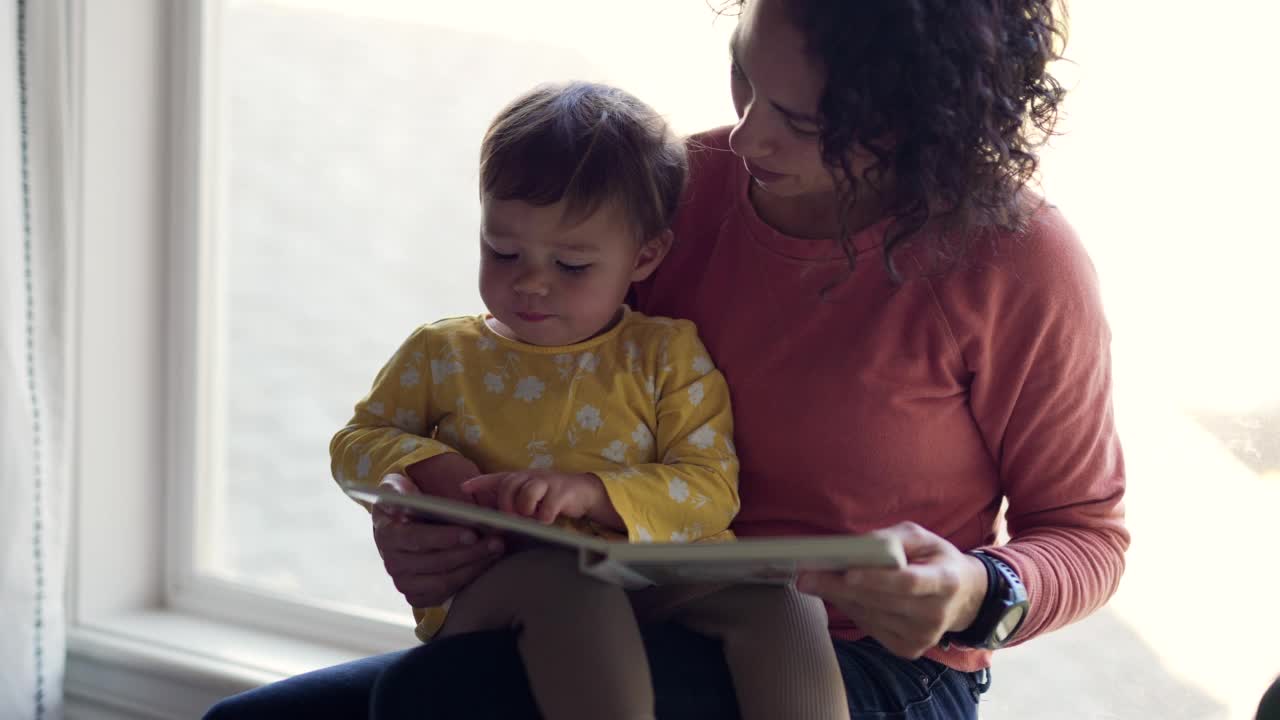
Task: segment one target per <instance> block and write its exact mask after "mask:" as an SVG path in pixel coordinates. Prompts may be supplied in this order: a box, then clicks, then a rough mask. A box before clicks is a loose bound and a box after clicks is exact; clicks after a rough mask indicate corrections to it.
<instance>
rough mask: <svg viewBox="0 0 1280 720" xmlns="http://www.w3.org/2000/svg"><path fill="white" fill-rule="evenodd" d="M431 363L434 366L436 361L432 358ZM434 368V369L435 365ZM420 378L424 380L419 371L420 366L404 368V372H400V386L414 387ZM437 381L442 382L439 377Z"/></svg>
mask: <svg viewBox="0 0 1280 720" xmlns="http://www.w3.org/2000/svg"><path fill="white" fill-rule="evenodd" d="M431 364H432V365H433V366H434V365H435V361H434V360H432V361H431ZM432 370H433V371H434V367H433V368H432ZM420 380H422V375H421V374H420V373H419V372H418V368H416V367H412V366H410V367H407V368H405V369H404V372H402V373H400V387H413V386H414V385H417V384H418V382H419V381H420ZM436 382H440V380H438V379H437V380H436Z"/></svg>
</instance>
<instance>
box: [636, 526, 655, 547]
mask: <svg viewBox="0 0 1280 720" xmlns="http://www.w3.org/2000/svg"><path fill="white" fill-rule="evenodd" d="M636 542H647V543H651V542H653V535H651V534H649V531H648V530H647V529H645V528H643V527H641V526H639V525H637V526H636Z"/></svg>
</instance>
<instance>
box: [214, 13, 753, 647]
mask: <svg viewBox="0 0 1280 720" xmlns="http://www.w3.org/2000/svg"><path fill="white" fill-rule="evenodd" d="M732 22H733V18H723V19H721V20H719V21H718V22H717V21H716V16H715V14H714V13H712V12H711V11H710V10H709V9H708V8H707V7H706V6H704V5H701V4H699V3H689V2H687V1H686V0H664V2H659V3H649V4H647V5H646V6H645V10H644V12H638V11H637V10H636V8H635V7H634V6H632V5H629V4H607V3H597V2H588V1H585V0H578V1H571V2H561V3H550V4H547V3H541V4H539V3H512V4H510V7H506V8H504V9H503V10H502V12H495V9H494V8H492V7H489V6H486V5H484V4H469V3H406V2H372V3H360V4H358V5H357V4H353V3H348V2H334V1H317V0H289V1H287V2H271V1H267V0H232V1H229V2H226V3H225V5H224V7H223V12H222V14H221V26H220V33H219V38H220V40H219V42H218V43H217V44H216V45H215V46H214V47H213V48H212V53H211V54H210V56H209V61H210V62H216V63H217V67H218V69H219V72H218V77H219V78H220V86H221V89H220V92H218V93H217V94H215V95H213V96H212V97H213V107H212V108H211V109H210V111H209V113H208V115H206V117H212V118H218V119H219V120H220V121H221V129H220V131H218V132H217V134H216V138H217V140H216V142H214V143H213V144H212V154H213V156H214V157H215V158H216V162H217V164H218V165H219V166H220V167H221V176H220V177H219V176H216V175H209V174H206V175H204V176H203V177H202V178H201V180H202V181H203V182H206V183H211V184H214V192H215V194H217V195H220V196H221V198H222V199H221V201H220V203H219V204H218V205H217V207H218V208H219V213H218V217H216V218H215V219H214V223H215V225H217V226H218V227H219V232H217V233H216V235H214V236H213V237H209V238H206V240H205V242H207V243H209V244H210V245H212V246H215V247H216V248H217V249H216V251H215V254H214V257H216V258H217V263H216V267H214V268H212V269H210V270H209V272H208V275H207V277H209V278H210V281H209V283H208V285H207V286H206V292H207V293H209V294H208V295H206V297H205V298H204V302H206V303H211V304H212V305H213V310H212V317H215V318H217V320H216V322H214V323H211V327H210V328H209V329H208V330H207V332H209V335H207V338H208V342H209V343H210V347H211V348H214V349H215V350H216V352H215V353H214V354H211V355H210V357H212V358H215V361H214V362H211V363H209V364H207V365H206V366H205V368H204V371H205V372H206V373H208V374H209V377H210V379H211V383H210V395H209V397H208V400H209V402H210V407H211V409H212V410H213V411H214V413H215V414H214V415H213V416H211V418H210V422H209V426H208V428H207V431H208V432H207V436H208V437H210V438H212V439H213V441H212V442H211V443H210V445H209V452H208V454H207V456H206V457H207V458H208V462H209V471H210V472H209V474H208V476H207V477H208V483H207V484H206V485H205V486H204V491H203V492H204V494H203V495H202V496H201V498H200V499H199V500H198V501H197V503H196V505H197V507H201V508H211V509H212V511H211V512H209V513H208V514H207V515H206V516H205V518H204V523H203V524H202V525H200V527H201V528H203V531H202V533H201V534H200V537H199V538H198V542H197V543H196V545H197V547H198V548H200V552H198V553H197V554H196V556H195V557H196V558H197V562H196V563H195V567H194V568H193V581H194V582H200V578H201V577H206V578H215V579H220V580H227V581H230V582H231V583H233V584H235V585H237V586H241V587H248V588H253V589H254V590H255V591H259V592H263V593H267V594H271V595H285V596H291V597H293V598H295V599H297V600H299V601H302V602H311V601H322V602H325V603H331V604H342V605H345V606H349V607H351V608H361V607H363V608H366V609H368V610H372V611H382V612H383V613H384V615H383V616H384V617H385V618H388V619H393V620H398V621H399V622H400V623H402V624H403V623H406V622H408V617H409V616H408V615H407V613H406V611H405V604H404V600H403V598H402V597H401V596H400V595H399V594H398V593H397V592H396V591H395V589H394V588H393V587H392V586H391V583H390V582H389V580H388V578H387V576H386V574H385V573H384V572H383V571H382V568H381V563H380V561H379V558H378V556H377V553H376V550H375V548H374V547H373V545H372V543H371V542H370V535H369V523H368V520H367V518H366V517H365V516H364V515H363V513H361V512H360V511H359V510H358V509H357V508H356V507H355V506H354V505H353V504H351V503H350V502H349V501H346V500H345V499H344V498H343V497H342V496H341V495H340V494H339V493H338V492H337V489H336V487H335V486H334V485H333V483H332V481H331V480H330V479H329V467H328V441H329V438H330V437H331V436H332V434H333V433H334V432H335V431H336V430H337V429H338V428H339V427H341V426H342V424H343V423H344V422H345V421H346V419H347V418H348V417H349V416H350V412H351V407H352V405H353V404H354V402H355V401H356V400H358V399H359V398H360V397H361V396H362V395H363V393H364V392H365V391H366V390H367V389H368V387H369V384H370V383H371V381H372V379H373V375H374V373H375V372H376V370H377V368H378V367H380V366H381V363H382V362H384V361H385V360H386V358H387V357H389V356H390V353H391V352H392V351H393V350H394V349H395V348H396V347H397V345H398V344H399V342H400V341H401V340H402V339H403V338H404V337H406V336H407V335H408V333H409V332H410V331H411V330H412V329H413V328H414V327H416V326H417V325H419V324H422V323H424V322H431V321H434V320H436V319H439V318H443V317H450V316H457V315H462V314H471V313H476V312H480V311H481V310H482V309H483V305H482V304H481V303H480V298H479V294H478V292H477V290H476V271H475V267H476V263H477V260H478V253H477V247H478V244H477V240H476V236H477V231H478V211H479V207H478V201H477V189H476V184H477V181H478V177H477V169H476V165H477V159H478V156H479V145H480V138H481V135H482V134H483V132H484V128H485V127H486V126H487V124H488V122H489V120H490V119H491V118H492V116H493V115H494V114H496V113H497V111H498V110H499V109H501V107H502V106H503V105H505V104H506V103H507V102H509V101H510V100H511V99H512V98H514V97H515V96H516V95H518V94H519V93H521V92H523V91H525V90H527V89H529V88H531V87H533V86H534V85H535V84H537V83H539V82H546V81H549V80H559V79H570V78H581V79H588V80H600V81H606V82H613V83H617V84H620V85H623V86H625V87H628V88H631V89H633V90H634V91H635V92H637V94H640V95H641V96H642V97H644V98H645V99H646V100H647V101H649V102H651V103H653V104H654V105H655V106H656V107H657V108H658V109H659V110H660V111H662V112H664V113H667V114H669V117H670V119H671V121H672V123H673V124H674V125H675V126H676V127H677V128H678V129H679V130H682V131H686V132H687V131H693V130H696V129H701V128H704V127H711V126H713V125H716V124H723V123H725V122H728V121H729V120H730V119H732V117H733V115H732V105H731V103H730V100H729V97H728V93H727V92H724V88H723V86H724V76H725V74H726V72H727V70H726V65H725V57H726V56H727V50H726V49H725V48H726V38H727V33H728V31H729V29H731V27H732ZM624 23H625V24H626V25H627V26H628V31H627V32H626V33H624V34H623V35H622V36H618V35H615V34H614V33H611V32H602V31H601V29H602V28H611V27H620V26H621V25H622V24H624ZM658 47H662V48H672V47H682V48H687V49H688V52H683V51H682V52H681V53H679V54H674V53H660V52H657V51H656V50H657V48H658ZM664 55H665V57H664ZM208 127H210V128H212V127H215V126H214V125H209V126H208ZM305 558H324V561H323V562H314V561H312V562H308V561H306V560H305ZM224 587H226V586H225V585H224Z"/></svg>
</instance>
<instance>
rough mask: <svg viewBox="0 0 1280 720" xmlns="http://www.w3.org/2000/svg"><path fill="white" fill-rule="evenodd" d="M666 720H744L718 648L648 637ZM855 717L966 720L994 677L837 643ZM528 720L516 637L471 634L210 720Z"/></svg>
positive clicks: (250, 697) (242, 700)
mask: <svg viewBox="0 0 1280 720" xmlns="http://www.w3.org/2000/svg"><path fill="white" fill-rule="evenodd" d="M643 634H644V641H645V650H646V651H647V653H648V655H649V662H650V665H651V667H652V673H653V684H654V692H655V703H656V709H657V716H658V718H659V719H660V720H693V719H694V718H697V719H698V720H720V719H723V720H736V719H737V717H738V707H737V701H736V700H735V695H734V689H733V681H732V679H731V678H730V676H729V671H728V668H727V666H726V665H725V662H724V656H723V654H722V653H721V651H720V645H719V643H718V642H717V641H715V640H711V639H709V638H706V637H704V636H702V635H698V634H696V633H694V632H692V631H689V630H685V629H684V628H682V627H679V626H677V625H672V624H667V625H655V626H649V627H646V628H644V632H643ZM835 648H836V656H837V657H838V659H839V662H840V670H841V673H842V674H843V675H844V681H845V689H846V691H847V692H848V695H849V709H850V711H851V714H852V715H853V717H855V718H858V717H869V716H870V717H876V718H882V719H886V720H889V719H901V720H908V719H909V720H960V719H964V720H969V719H971V718H976V717H977V716H978V705H977V701H978V695H979V693H980V692H982V691H983V690H985V689H986V685H987V684H986V682H985V677H987V676H986V674H980V673H963V672H959V671H956V670H951V669H948V668H947V667H945V666H944V665H942V664H940V663H937V662H934V661H932V660H928V659H921V660H915V661H909V660H903V659H901V658H898V657H896V656H894V655H893V654H891V653H890V652H889V651H887V650H885V649H884V648H882V647H881V646H880V645H879V644H877V643H876V642H874V641H872V640H869V639H864V640H860V641H858V642H847V641H844V640H836V641H835ZM281 717H306V718H309V719H311V720H362V719H364V718H374V719H376V720H399V719H400V718H419V719H424V720H455V719H457V720H462V719H463V718H465V719H466V720H487V719H489V718H494V719H499V718H500V719H502V720H520V719H522V718H528V719H530V720H532V719H535V718H537V717H538V712H537V708H536V707H535V705H534V702H533V696H532V695H531V694H530V692H529V683H528V681H527V679H526V678H525V672H524V666H523V665H522V664H521V662H520V655H519V653H518V652H517V649H516V638H515V635H514V633H513V632H512V631H509V630H500V631H492V632H480V633H472V634H469V635H458V636H455V637H450V638H444V639H442V640H437V641H435V642H432V643H430V644H428V645H422V646H420V647H416V648H413V649H412V650H403V651H400V652H395V653H388V654H386V655H378V656H375V657H371V658H365V659H363V660H357V661H354V662H350V663H346V664H343V665H338V666H335V667H331V668H324V669H322V670H317V671H315V672H310V673H306V674H305V675H299V676H297V677H293V678H289V679H287V680H282V681H280V682H277V683H272V684H270V685H266V686H263V687H260V688H257V689H256V690H251V691H249V692H246V693H242V694H240V695H236V696H234V697H230V698H227V699H225V700H223V701H221V702H219V703H218V704H217V705H215V706H213V708H211V709H210V710H209V712H208V714H206V715H205V720H259V719H265V718H281Z"/></svg>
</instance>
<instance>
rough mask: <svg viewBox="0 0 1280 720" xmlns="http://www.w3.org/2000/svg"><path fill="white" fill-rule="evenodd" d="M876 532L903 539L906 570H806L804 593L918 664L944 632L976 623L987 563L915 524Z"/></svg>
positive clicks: (801, 584) (802, 579) (801, 581)
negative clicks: (815, 598)
mask: <svg viewBox="0 0 1280 720" xmlns="http://www.w3.org/2000/svg"><path fill="white" fill-rule="evenodd" d="M876 534H879V535H891V536H896V537H897V538H899V539H900V540H901V541H902V545H903V548H904V549H905V550H906V554H907V566H906V567H905V568H901V569H892V570H890V569H881V568H875V569H873V568H858V569H853V570H846V571H844V572H805V573H802V574H801V576H800V578H799V580H798V581H797V586H798V587H799V589H800V590H801V591H802V592H806V593H809V594H811V595H817V596H818V597H820V598H822V599H823V600H826V601H827V602H829V603H831V604H832V605H834V606H835V607H836V608H838V609H839V610H840V611H841V612H843V613H844V614H845V615H846V616H848V617H849V619H850V620H852V621H853V622H854V623H856V624H857V626H858V627H859V628H861V629H862V630H864V631H866V632H867V634H869V635H871V637H873V638H875V639H876V640H878V641H879V642H880V644H881V645H884V646H885V647H886V648H888V649H889V651H890V652H893V653H894V654H896V655H900V656H902V657H904V658H910V659H913V660H914V659H915V658H918V657H920V656H921V655H923V654H924V653H925V651H926V650H928V649H929V648H932V647H934V646H936V645H937V644H938V642H939V641H940V640H941V639H942V635H943V634H944V633H946V632H952V631H958V630H963V629H965V628H967V627H969V625H971V624H972V623H973V621H974V619H975V618H976V617H977V615H978V609H979V607H980V606H981V605H982V600H983V598H985V597H986V593H987V571H986V568H985V567H983V565H982V561H981V560H978V559H977V558H975V557H973V556H971V555H966V554H965V553H962V552H960V551H959V550H958V549H956V547H955V546H954V545H952V544H951V543H949V542H947V541H946V540H945V539H943V538H941V537H939V536H937V535H935V534H933V533H931V532H929V531H928V530H925V529H924V528H922V527H920V526H919V525H916V524H915V523H911V522H907V523H901V524H899V525H894V526H893V527H890V528H885V529H884V530H879V531H877V532H876Z"/></svg>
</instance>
